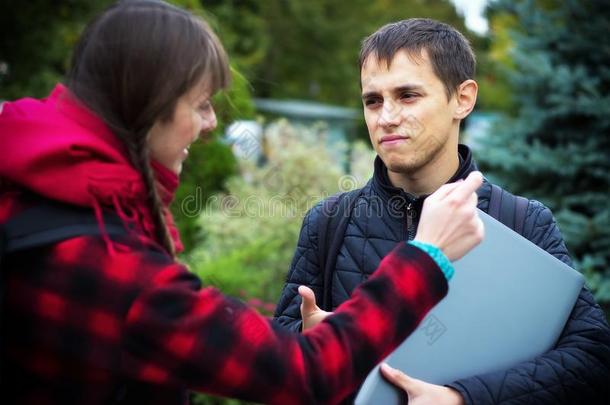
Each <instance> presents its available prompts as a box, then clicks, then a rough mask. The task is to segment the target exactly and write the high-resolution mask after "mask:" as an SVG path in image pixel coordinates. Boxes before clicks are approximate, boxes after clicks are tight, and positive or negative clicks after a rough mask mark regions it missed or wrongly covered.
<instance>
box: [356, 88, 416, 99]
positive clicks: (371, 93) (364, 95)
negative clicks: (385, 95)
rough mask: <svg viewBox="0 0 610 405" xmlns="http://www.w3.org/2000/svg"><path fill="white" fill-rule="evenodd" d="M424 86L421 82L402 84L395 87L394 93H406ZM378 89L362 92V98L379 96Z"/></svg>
mask: <svg viewBox="0 0 610 405" xmlns="http://www.w3.org/2000/svg"><path fill="white" fill-rule="evenodd" d="M423 89H424V88H423V87H422V86H420V85H419V84H403V85H401V86H397V87H394V88H393V89H392V92H393V93H404V92H406V91H422V90H423ZM378 95H379V92H378V91H374V90H373V91H367V92H366V93H362V99H363V100H364V99H366V98H369V97H373V96H378Z"/></svg>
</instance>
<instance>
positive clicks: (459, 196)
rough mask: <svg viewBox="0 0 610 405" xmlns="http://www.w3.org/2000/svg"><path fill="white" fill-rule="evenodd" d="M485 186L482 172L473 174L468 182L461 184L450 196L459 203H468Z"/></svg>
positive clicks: (467, 178)
mask: <svg viewBox="0 0 610 405" xmlns="http://www.w3.org/2000/svg"><path fill="white" fill-rule="evenodd" d="M481 184H483V175H482V174H481V172H471V173H470V174H469V175H468V177H466V180H464V181H463V182H461V183H459V184H458V186H457V187H455V188H454V189H453V190H451V192H450V193H449V194H448V196H451V198H455V199H456V200H458V201H466V199H467V198H468V197H470V196H471V195H472V193H474V192H475V191H477V189H478V188H479V187H481Z"/></svg>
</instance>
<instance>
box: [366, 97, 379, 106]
mask: <svg viewBox="0 0 610 405" xmlns="http://www.w3.org/2000/svg"><path fill="white" fill-rule="evenodd" d="M377 104H381V100H379V99H378V98H367V99H365V100H364V105H365V106H367V107H372V106H375V105H377Z"/></svg>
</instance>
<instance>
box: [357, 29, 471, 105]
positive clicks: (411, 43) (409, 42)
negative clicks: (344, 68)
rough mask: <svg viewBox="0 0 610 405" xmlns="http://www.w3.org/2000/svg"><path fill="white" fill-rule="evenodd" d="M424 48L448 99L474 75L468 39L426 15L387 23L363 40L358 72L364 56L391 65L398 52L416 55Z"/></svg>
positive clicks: (416, 56) (418, 55)
mask: <svg viewBox="0 0 610 405" xmlns="http://www.w3.org/2000/svg"><path fill="white" fill-rule="evenodd" d="M424 49H425V50H426V52H427V54H428V56H429V58H430V63H431V64H432V68H433V69H434V73H435V74H436V76H437V77H438V78H439V79H440V80H441V82H443V84H444V85H445V91H446V93H447V98H448V99H449V98H451V96H452V95H453V94H454V93H455V91H456V90H457V88H458V86H459V85H460V84H461V83H462V82H463V81H464V80H468V79H472V78H474V72H475V65H476V62H475V56H474V52H473V51H472V48H471V47H470V43H469V42H468V40H467V39H466V38H465V37H464V36H463V35H462V34H461V33H460V32H459V31H457V30H456V29H455V28H453V27H452V26H450V25H447V24H444V23H442V22H439V21H435V20H431V19H428V18H410V19H408V20H402V21H398V22H395V23H391V24H387V25H384V26H383V27H381V28H380V29H378V30H377V31H376V32H374V33H373V34H372V35H370V36H368V37H367V38H365V39H364V41H362V48H361V49H360V71H361V72H362V66H363V65H364V62H365V61H366V59H367V58H368V57H369V56H370V55H371V54H373V55H375V56H376V58H377V60H378V61H379V62H385V63H386V64H387V66H388V68H389V67H390V64H391V62H392V59H394V56H395V55H396V53H397V52H399V51H401V50H405V51H407V53H408V54H409V56H410V57H415V58H418V57H420V56H421V53H422V50H424Z"/></svg>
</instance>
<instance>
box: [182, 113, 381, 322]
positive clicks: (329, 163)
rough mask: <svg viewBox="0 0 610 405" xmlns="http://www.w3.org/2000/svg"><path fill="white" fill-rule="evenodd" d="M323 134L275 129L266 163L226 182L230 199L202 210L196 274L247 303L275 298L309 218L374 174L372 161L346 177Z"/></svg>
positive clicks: (219, 198) (281, 125) (282, 125)
mask: <svg viewBox="0 0 610 405" xmlns="http://www.w3.org/2000/svg"><path fill="white" fill-rule="evenodd" d="M322 136H323V134H321V133H320V129H319V128H308V129H306V128H302V127H300V128H295V127H291V126H289V125H288V124H287V123H286V122H284V121H280V122H278V123H275V124H273V125H271V126H270V128H269V129H268V130H267V131H266V132H265V142H266V144H267V147H266V151H267V155H266V156H267V161H266V163H265V164H263V165H261V166H256V165H254V164H252V163H250V162H248V161H244V162H242V165H241V170H242V175H241V176H235V177H233V178H231V179H230V180H229V181H228V182H227V189H228V192H227V194H222V195H215V196H213V197H212V198H210V199H208V201H207V204H206V205H205V207H202V211H203V212H202V214H201V216H200V218H199V220H200V221H201V225H202V227H203V229H204V232H205V240H204V241H203V243H202V244H201V245H200V246H198V247H197V248H196V249H194V251H193V252H192V253H191V254H190V255H189V256H188V257H187V261H188V262H190V264H191V265H192V269H193V271H194V272H195V273H197V274H199V275H200V276H201V277H202V278H203V279H204V280H206V281H208V282H209V283H211V284H213V285H216V286H218V287H220V288H221V289H222V290H223V291H224V292H226V293H229V294H234V295H238V296H241V297H243V298H244V299H252V298H257V299H260V300H262V301H263V302H267V303H274V302H275V301H276V300H277V298H278V296H279V293H280V288H281V286H282V285H283V281H284V278H285V275H286V271H287V269H288V264H289V262H290V259H291V257H292V255H293V253H294V249H295V247H296V241H297V237H298V234H299V229H300V227H301V223H302V220H303V216H304V214H305V213H306V212H307V210H309V209H310V208H311V207H313V206H314V205H315V204H316V203H317V202H318V201H319V200H320V199H322V198H324V197H326V196H328V195H331V194H334V193H335V192H337V191H338V190H339V189H351V188H354V187H358V186H361V185H363V184H364V182H365V181H366V180H367V179H368V176H369V175H370V172H371V170H372V164H370V163H369V166H368V173H361V174H360V176H359V177H358V178H356V177H352V176H346V174H345V172H344V171H343V169H342V168H341V166H340V165H339V164H338V163H336V162H335V161H334V159H333V158H332V157H331V155H329V153H328V152H327V150H326V148H325V147H324V146H323V142H321V140H320V139H321V137H322ZM357 151H358V153H356V154H355V156H357V158H358V159H367V160H368V162H370V160H371V156H372V152H371V151H370V150H368V151H363V147H358V148H357ZM362 166H363V164H359V163H357V162H355V163H352V167H354V168H357V167H362ZM263 312H267V313H269V311H268V310H267V311H263Z"/></svg>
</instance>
